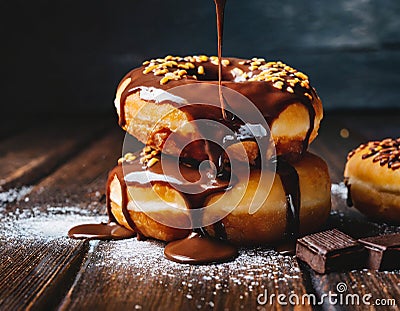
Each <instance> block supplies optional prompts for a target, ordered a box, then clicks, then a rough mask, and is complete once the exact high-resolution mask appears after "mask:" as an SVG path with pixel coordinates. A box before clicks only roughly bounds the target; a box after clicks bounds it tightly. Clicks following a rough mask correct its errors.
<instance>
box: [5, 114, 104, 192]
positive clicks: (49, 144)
mask: <svg viewBox="0 0 400 311" xmlns="http://www.w3.org/2000/svg"><path fill="white" fill-rule="evenodd" d="M97 121H98V122H94V120H90V119H78V120H76V119H75V120H74V119H72V120H67V119H64V120H58V121H54V122H51V123H48V124H45V125H39V126H37V127H35V128H33V129H29V130H27V131H25V132H23V133H21V134H19V135H16V136H13V137H10V138H9V139H6V140H4V141H3V142H2V143H1V145H0V161H1V163H2V165H1V166H0V176H1V178H0V190H7V189H9V188H11V187H18V186H21V185H25V184H30V183H33V182H35V181H36V180H38V179H39V178H41V177H43V176H45V175H47V174H49V173H50V172H51V171H52V170H54V169H55V168H56V167H57V166H58V165H60V164H61V163H62V162H63V161H65V160H66V159H68V158H69V157H71V156H72V155H74V154H76V153H77V152H78V151H79V149H80V148H81V147H83V146H84V145H85V144H86V143H87V142H88V141H90V140H91V139H92V138H94V137H95V136H96V135H100V133H101V132H102V131H104V130H105V128H107V127H108V122H106V123H104V122H102V121H103V120H101V119H100V120H97Z"/></svg>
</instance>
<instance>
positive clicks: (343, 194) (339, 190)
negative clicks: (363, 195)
mask: <svg viewBox="0 0 400 311" xmlns="http://www.w3.org/2000/svg"><path fill="white" fill-rule="evenodd" d="M331 192H332V195H336V196H338V197H340V198H341V199H343V200H346V199H347V187H346V185H345V184H344V182H341V183H339V184H332V186H331Z"/></svg>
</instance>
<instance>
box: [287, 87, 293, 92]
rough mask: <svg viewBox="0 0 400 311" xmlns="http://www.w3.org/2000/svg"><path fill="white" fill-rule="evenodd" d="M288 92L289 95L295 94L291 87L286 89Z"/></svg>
mask: <svg viewBox="0 0 400 311" xmlns="http://www.w3.org/2000/svg"><path fill="white" fill-rule="evenodd" d="M286 91H288V92H289V93H294V90H293V89H292V88H291V87H290V86H288V87H287V88H286Z"/></svg>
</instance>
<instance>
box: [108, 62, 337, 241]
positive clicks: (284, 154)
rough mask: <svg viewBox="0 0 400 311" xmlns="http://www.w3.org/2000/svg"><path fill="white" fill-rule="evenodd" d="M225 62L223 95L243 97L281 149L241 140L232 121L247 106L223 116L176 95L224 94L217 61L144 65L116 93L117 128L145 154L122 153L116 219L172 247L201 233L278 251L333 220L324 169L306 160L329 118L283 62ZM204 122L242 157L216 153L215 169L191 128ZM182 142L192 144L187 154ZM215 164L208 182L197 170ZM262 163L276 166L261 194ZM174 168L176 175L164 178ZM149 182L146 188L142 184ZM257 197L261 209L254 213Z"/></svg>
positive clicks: (114, 183) (111, 201)
mask: <svg viewBox="0 0 400 311" xmlns="http://www.w3.org/2000/svg"><path fill="white" fill-rule="evenodd" d="M221 63H222V85H223V87H225V88H228V89H231V90H233V91H235V92H238V93H240V94H241V95H242V96H244V97H246V98H247V99H248V100H249V101H251V103H253V105H254V106H255V107H256V108H257V109H258V111H259V113H260V114H261V115H262V117H263V119H264V120H265V122H266V124H267V125H268V127H269V129H268V132H269V133H270V135H269V136H268V137H267V139H268V141H269V144H268V146H271V145H273V146H275V150H274V151H273V152H270V150H269V148H270V147H268V150H264V149H265V146H260V145H259V144H258V142H257V140H256V139H255V137H252V136H251V135H250V136H246V137H245V138H243V139H242V138H240V137H241V136H240V135H236V134H237V133H238V129H239V128H240V129H242V128H243V126H244V124H242V123H240V122H241V121H240V120H238V118H235V113H236V111H239V110H240V111H241V113H243V111H244V112H245V111H246V109H247V107H231V108H232V111H233V112H232V113H231V114H230V115H229V116H228V117H227V116H226V111H224V108H223V106H222V105H221V106H212V107H211V106H210V107H206V106H201V105H200V104H198V103H189V104H188V105H187V104H185V105H183V104H182V103H183V102H182V101H181V98H178V97H177V96H176V95H174V94H173V92H172V90H173V89H174V88H177V87H180V86H184V85H193V87H194V88H198V89H201V88H203V87H205V86H206V85H210V84H214V85H218V64H219V60H218V58H217V57H214V56H210V57H209V56H206V55H198V56H196V55H195V56H186V57H180V56H166V57H164V58H158V59H151V60H148V61H145V62H144V63H143V65H142V66H141V67H139V68H136V69H134V70H132V71H131V72H129V73H128V74H127V75H126V76H125V77H124V78H123V79H122V81H121V82H120V84H119V86H118V88H117V92H116V98H115V107H116V110H117V113H118V116H119V124H120V126H121V127H122V128H123V129H124V130H125V131H126V132H127V134H128V135H131V136H133V137H135V138H136V139H137V140H139V141H140V142H141V143H143V150H141V151H139V152H138V153H134V152H132V153H126V154H124V155H123V157H122V158H121V159H120V160H119V163H118V165H117V166H116V167H115V168H114V169H113V170H112V171H111V172H110V174H109V179H108V183H107V207H108V213H109V217H110V220H111V221H114V222H117V223H118V224H119V225H121V226H124V227H125V228H127V229H129V230H132V231H134V232H136V233H137V234H138V236H139V237H144V238H155V239H158V240H163V241H173V240H177V239H182V238H185V237H186V236H188V235H189V234H190V232H191V231H192V228H193V227H196V228H197V229H198V230H201V232H202V233H203V234H204V235H207V236H210V237H215V238H218V239H224V240H227V241H228V242H230V243H232V244H237V245H250V244H252V245H254V244H265V243H275V242H279V241H281V240H283V239H285V238H288V237H297V236H299V235H303V234H306V233H310V232H312V231H316V230H318V229H319V227H320V226H321V225H322V224H323V223H324V222H325V220H326V219H327V217H328V215H329V211H330V206H331V201H330V178H329V174H328V169H327V165H326V163H325V162H324V161H323V160H322V159H321V158H319V157H318V156H316V155H314V154H311V153H309V152H308V151H307V149H308V146H309V144H310V143H311V142H312V141H313V140H314V139H315V138H316V136H317V134H318V129H319V125H320V121H321V119H322V115H323V112H322V104H321V100H320V98H319V97H318V95H317V94H316V92H315V90H314V89H313V88H312V87H311V86H310V84H309V79H308V77H307V76H306V75H305V74H303V73H301V72H300V71H297V70H296V69H294V68H292V67H290V66H288V65H286V64H284V63H282V62H279V61H278V62H267V61H265V60H264V59H261V58H253V59H238V58H223V59H222V61H221ZM184 100H185V99H184ZM205 101H206V99H205ZM227 102H228V104H231V103H230V102H229V99H228V100H227ZM231 106H232V105H231ZM233 106H234V104H233ZM242 106H243V105H242ZM199 119H208V120H212V121H213V122H217V123H221V124H224V126H226V127H228V128H229V129H231V130H232V131H234V132H235V133H236V134H235V135H236V136H235V137H236V140H235V141H234V143H231V144H230V145H229V147H228V148H231V149H232V150H236V149H237V148H239V147H240V148H239V149H242V150H244V154H245V157H241V156H237V157H236V156H235V151H234V152H231V153H230V154H231V155H232V157H233V158H229V159H228V158H227V156H226V154H227V153H228V152H227V151H226V150H221V147H220V146H219V147H218V148H217V149H218V150H219V153H218V155H219V158H218V157H217V158H218V159H216V160H215V159H214V158H213V156H214V155H215V153H213V152H212V151H210V149H212V148H211V147H210V142H209V141H208V140H207V138H205V137H204V136H203V135H202V131H200V130H198V129H197V128H196V126H195V125H193V124H192V123H191V121H193V120H199ZM183 128H184V130H182V129H183ZM215 133H216V134H215V135H216V136H218V134H217V132H215ZM216 139H217V140H218V139H219V138H217V137H216ZM182 140H185V141H190V142H191V143H190V144H186V145H185V147H184V148H182V144H180V141H182ZM221 141H222V140H221ZM224 141H225V140H224ZM222 149H223V148H222ZM235 157H236V159H235ZM213 159H214V160H215V163H214V164H215V165H216V166H217V168H216V171H217V173H216V174H214V175H212V176H211V177H210V176H209V177H207V178H208V179H207V180H205V181H204V180H203V179H202V178H203V174H202V172H201V169H200V167H201V165H202V163H204V161H210V162H212V161H213ZM260 159H262V160H264V161H260ZM218 161H219V162H218ZM233 161H238V163H242V164H243V163H244V164H246V165H247V167H249V168H250V169H249V173H248V174H247V175H246V176H245V177H243V176H242V175H241V174H236V175H235V172H233V169H232V171H231V170H230V167H231V166H232V163H233ZM261 162H264V163H267V165H268V163H272V164H273V165H271V167H273V169H271V170H270V171H268V169H267V170H266V171H267V173H266V175H267V177H268V178H269V180H270V181H271V183H270V187H265V189H264V188H263V187H261V186H260V185H261V184H260V183H261V179H260V172H261V171H262V168H261V167H260V166H261V165H262V164H260V163H261ZM174 163H177V164H176V167H175V169H173V170H169V171H167V168H168V167H169V166H170V165H171V167H172V166H173V165H175V164H174ZM221 163H223V165H221ZM227 163H228V164H227ZM242 164H241V165H242ZM239 167H240V165H239ZM275 170H276V173H275ZM239 171H240V169H239ZM178 173H179V174H178ZM144 175H146V176H147V177H146V178H147V181H148V182H147V183H145V182H143V181H142V177H143V176H144ZM260 188H261V189H260ZM194 190H196V191H195V193H196V195H193V194H192V193H193V191H194ZM256 192H257V196H259V197H262V200H261V201H259V202H257V204H258V205H259V206H258V207H257V208H256V209H252V205H253V204H255V203H254V201H255V200H254V197H255V196H256ZM260 202H261V203H260ZM209 206H212V208H209V209H205V212H204V213H203V214H202V216H201V217H203V218H207V219H208V220H210V219H211V220H210V221H208V222H204V225H202V224H201V223H200V225H199V224H196V225H194V223H193V219H192V218H193V217H191V216H188V215H189V214H188V213H187V211H188V210H191V209H202V208H206V207H209ZM220 215H222V216H221V217H220ZM212 219H216V221H215V222H214V221H212Z"/></svg>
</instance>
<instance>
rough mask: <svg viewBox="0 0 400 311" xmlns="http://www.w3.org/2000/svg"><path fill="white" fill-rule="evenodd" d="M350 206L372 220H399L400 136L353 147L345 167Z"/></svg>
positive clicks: (398, 221) (396, 221)
mask: <svg viewBox="0 0 400 311" xmlns="http://www.w3.org/2000/svg"><path fill="white" fill-rule="evenodd" d="M344 177H345V183H346V185H347V187H348V195H349V200H348V203H349V205H352V204H353V205H354V207H355V208H357V209H358V210H359V211H361V212H362V213H364V214H365V215H367V216H368V217H370V218H371V219H376V220H382V221H386V222H390V223H400V138H397V139H392V138H387V139H384V140H382V141H371V142H368V143H366V144H362V145H360V146H359V147H358V148H357V149H354V150H352V151H351V152H350V153H349V154H348V157H347V163H346V166H345V170H344Z"/></svg>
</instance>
